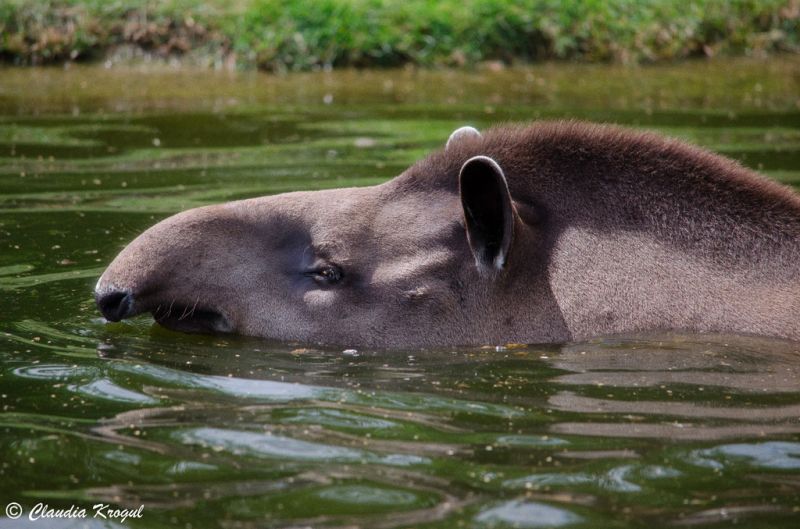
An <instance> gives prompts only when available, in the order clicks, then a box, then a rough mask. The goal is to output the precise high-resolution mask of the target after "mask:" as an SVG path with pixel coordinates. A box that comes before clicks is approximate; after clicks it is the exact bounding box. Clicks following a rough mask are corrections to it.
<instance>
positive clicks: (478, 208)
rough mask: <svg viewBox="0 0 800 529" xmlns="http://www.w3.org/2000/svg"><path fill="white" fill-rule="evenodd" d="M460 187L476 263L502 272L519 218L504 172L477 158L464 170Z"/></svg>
mask: <svg viewBox="0 0 800 529" xmlns="http://www.w3.org/2000/svg"><path fill="white" fill-rule="evenodd" d="M458 185H459V194H460V195H461V205H462V207H463V208H464V221H465V223H466V229H467V240H468V241H469V246H470V248H471V249H472V254H473V255H474V256H475V262H476V263H477V264H478V266H479V267H491V268H494V269H496V270H502V269H503V268H504V267H505V265H506V259H507V257H508V252H509V249H510V248H511V241H512V240H513V238H514V217H515V215H516V213H515V211H514V206H513V204H512V202H511V194H510V193H509V191H508V183H506V177H505V175H503V170H502V169H501V168H500V166H499V165H498V164H497V162H495V161H494V160H492V159H491V158H489V157H488V156H475V157H474V158H470V159H469V160H467V161H466V162H465V163H464V165H463V166H461V174H460V175H459V177H458Z"/></svg>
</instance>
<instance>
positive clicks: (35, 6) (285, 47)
mask: <svg viewBox="0 0 800 529" xmlns="http://www.w3.org/2000/svg"><path fill="white" fill-rule="evenodd" d="M799 24H800V0H760V1H759V0H729V1H726V0H661V1H652V0H561V1H559V0H515V1H511V0H439V1H434V0H211V1H202V0H168V1H166V2H153V1H150V0H133V1H130V0H129V1H124V2H122V1H116V0H110V1H103V0H83V1H76V0H57V1H55V0H44V1H39V0H3V1H2V2H1V3H0V57H1V58H2V59H4V60H5V61H7V62H11V63H14V64H46V63H60V62H64V61H89V60H97V59H102V58H104V57H106V56H108V54H109V53H112V52H114V51H115V50H119V49H120V48H123V47H127V48H131V49H134V50H136V51H137V52H139V53H142V54H146V55H154V56H159V57H186V56H190V55H194V56H198V57H206V58H209V61H208V62H212V61H213V64H215V65H218V66H219V65H225V64H227V65H229V66H230V65H234V64H235V65H237V66H239V67H257V68H260V69H265V70H270V71H285V70H311V69H317V68H331V67H383V66H391V67H393V66H402V65H406V64H413V65H421V66H463V65H474V64H478V63H481V62H485V61H492V62H493V63H496V64H499V63H505V64H508V63H514V62H535V61H541V60H579V61H587V62H624V63H651V62H660V61H674V60H679V59H685V58H690V57H714V56H718V55H767V54H770V53H776V52H797V51H798V50H800V38H799V36H798V35H799V32H798V25H799Z"/></svg>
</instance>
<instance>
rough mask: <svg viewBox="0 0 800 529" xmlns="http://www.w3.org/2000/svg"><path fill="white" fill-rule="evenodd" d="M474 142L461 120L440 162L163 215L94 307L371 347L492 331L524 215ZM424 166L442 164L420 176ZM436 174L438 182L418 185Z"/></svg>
mask: <svg viewBox="0 0 800 529" xmlns="http://www.w3.org/2000/svg"><path fill="white" fill-rule="evenodd" d="M481 141H482V140H481V136H480V134H479V133H478V132H477V131H476V130H475V129H471V128H464V129H459V130H458V131H456V132H455V133H454V134H453V136H451V138H450V140H449V141H448V147H447V148H446V149H445V151H444V154H442V155H440V156H439V159H440V161H439V162H438V163H435V164H427V165H425V166H422V167H420V166H414V167H412V168H410V169H409V170H408V171H406V173H404V174H403V175H401V176H400V177H398V178H395V179H394V180H391V181H389V182H387V183H385V184H382V185H377V186H373V187H364V188H352V189H336V190H326V191H316V192H299V193H288V194H283V195H275V196H268V197H263V198H256V199H250V200H242V201H237V202H231V203H227V204H222V205H216V206H209V207H201V208H197V209H192V210H189V211H185V212H183V213H180V214H178V215H175V216H173V217H170V218H168V219H166V220H164V221H162V222H160V223H158V224H156V225H155V226H153V227H151V228H150V229H148V230H147V231H145V232H144V233H143V234H141V235H140V236H139V237H138V238H137V239H135V240H134V241H133V242H132V243H130V245H128V246H127V247H126V248H125V249H124V250H123V251H122V252H121V253H120V254H119V255H118V256H117V258H116V259H115V260H114V261H113V262H112V263H111V265H110V266H109V267H108V269H107V270H106V271H105V272H104V273H103V275H102V277H101V278H100V280H99V282H98V283H97V287H96V292H95V295H96V300H97V305H98V307H99V308H100V311H101V312H102V313H103V315H104V316H105V317H106V319H108V320H110V321H118V320H121V319H123V318H128V317H131V316H134V315H137V314H140V313H144V312H150V313H151V314H152V315H153V317H154V318H155V320H156V321H157V322H158V323H160V324H161V325H164V326H166V327H168V328H173V329H177V330H182V331H190V332H224V333H239V334H245V335H251V336H260V337H266V338H273V339H277V340H288V341H301V342H308V343H321V344H336V345H353V346H358V345H365V346H377V347H397V346H426V345H442V344H470V343H487V342H491V341H492V340H493V339H494V338H493V337H494V336H495V335H496V334H497V332H498V329H499V328H500V327H502V322H500V321H498V319H497V318H499V317H502V313H503V310H501V309H498V308H497V307H495V306H494V305H495V304H496V303H499V301H498V299H500V298H501V297H502V296H497V295H496V292H497V291H498V290H500V289H502V288H503V284H504V283H505V282H506V281H505V277H506V276H507V274H508V269H509V260H510V258H511V257H512V256H510V254H511V253H512V252H513V251H514V246H515V243H514V241H515V239H519V238H520V237H523V236H524V235H525V233H523V232H526V228H527V226H524V225H523V223H522V222H521V221H520V219H519V217H518V213H517V210H516V208H515V205H514V203H513V201H512V199H511V196H510V194H509V188H508V185H507V182H506V178H505V176H504V174H503V170H502V168H501V167H500V165H498V163H497V162H495V161H494V160H493V159H492V158H489V157H486V156H481V155H475V154H474V153H475V152H476V150H479V145H480V142H481ZM455 144H458V145H455ZM459 156H461V159H457V158H459ZM431 170H435V171H439V172H441V173H443V174H439V175H424V174H419V173H420V172H425V171H431ZM431 176H435V178H433V180H436V181H438V182H441V183H442V184H441V185H428V184H426V182H428V181H429V180H431ZM506 312H507V311H506Z"/></svg>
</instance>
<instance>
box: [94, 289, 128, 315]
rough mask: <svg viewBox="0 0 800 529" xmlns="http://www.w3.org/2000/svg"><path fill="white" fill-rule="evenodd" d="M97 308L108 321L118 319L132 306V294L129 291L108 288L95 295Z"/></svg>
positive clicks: (126, 313)
mask: <svg viewBox="0 0 800 529" xmlns="http://www.w3.org/2000/svg"><path fill="white" fill-rule="evenodd" d="M95 301H96V302H97V308H99V309H100V312H102V313H103V316H105V318H106V319H107V320H108V321H120V320H121V319H123V318H125V317H126V316H127V315H128V314H130V312H131V309H132V307H133V296H132V295H131V294H130V292H124V291H119V290H110V291H108V292H104V293H103V294H97V295H96V296H95Z"/></svg>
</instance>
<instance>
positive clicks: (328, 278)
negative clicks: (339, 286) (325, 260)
mask: <svg viewBox="0 0 800 529" xmlns="http://www.w3.org/2000/svg"><path fill="white" fill-rule="evenodd" d="M305 275H306V276H308V277H311V278H313V279H314V281H316V282H318V283H324V284H327V285H332V284H334V283H338V282H339V281H341V280H342V277H343V275H344V274H343V273H342V269H341V268H339V267H338V266H336V265H331V264H326V265H321V266H318V267H315V268H312V269H311V270H308V271H307V272H306V273H305Z"/></svg>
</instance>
